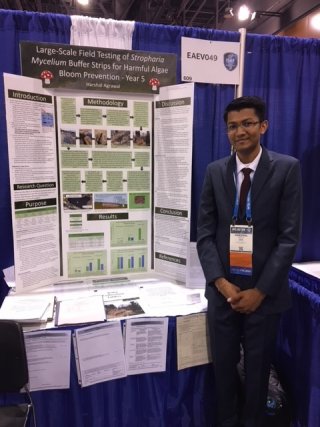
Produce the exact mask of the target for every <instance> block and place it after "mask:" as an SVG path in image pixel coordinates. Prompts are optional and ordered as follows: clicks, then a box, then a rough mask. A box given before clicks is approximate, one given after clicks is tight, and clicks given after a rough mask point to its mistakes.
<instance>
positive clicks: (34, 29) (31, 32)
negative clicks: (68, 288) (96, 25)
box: [0, 10, 71, 305]
mask: <svg viewBox="0 0 320 427" xmlns="http://www.w3.org/2000/svg"><path fill="white" fill-rule="evenodd" d="M70 26H71V19H70V17H68V16H64V15H54V14H40V13H32V12H16V11H7V10H0V40H1V55H0V77H1V78H0V105H1V108H0V159H1V168H0V242H1V243H0V270H2V269H4V268H7V267H10V266H11V265H13V264H14V259H13V239H12V225H11V205H10V187H9V163H8V147H7V131H6V117H5V107H4V88H3V78H2V74H3V73H11V74H20V54H19V42H20V41H22V40H30V41H41V42H56V43H70ZM2 276H3V275H2V274H1V277H0V305H1V303H2V300H3V298H4V296H5V295H6V293H7V291H8V288H7V285H6V283H5V281H4V279H3V277H2Z"/></svg>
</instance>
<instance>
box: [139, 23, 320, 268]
mask: <svg viewBox="0 0 320 427" xmlns="http://www.w3.org/2000/svg"><path fill="white" fill-rule="evenodd" d="M181 36H185V37H194V38H201V39H206V40H222V41H238V40H239V34H238V33H231V32H222V31H214V30H203V29H196V28H184V27H168V26H162V25H149V24H139V23H137V24H136V26H135V31H134V37H133V49H137V50H150V51H158V52H170V53H176V54H177V55H178V58H180V38H181ZM180 69H181V63H180V60H179V61H178V67H177V81H178V82H180ZM319 69H320V41H319V40H315V39H297V38H289V37H275V36H259V35H256V34H255V35H251V34H248V35H247V39H246V55H245V73H244V74H245V78H244V90H243V94H244V95H258V96H261V97H262V98H264V99H265V100H266V103H267V109H268V118H269V126H270V127H269V130H268V132H267V134H266V135H265V137H264V139H263V143H264V144H265V146H266V147H267V148H269V149H271V150H275V151H279V152H281V153H285V154H289V155H292V156H295V157H297V158H299V159H300V161H301V165H302V174H303V188H304V221H303V234H302V240H301V244H300V247H299V249H298V252H297V256H296V261H313V260H319V259H320V245H319V243H318V242H319V241H320V221H319V219H318V212H319V211H320V197H318V187H319V182H320V168H319V166H318V163H319V159H320V120H319V117H320V96H319V95H320V73H319ZM234 94H235V92H234V88H233V87H231V86H228V85H205V84H196V89H195V113H194V146H193V165H192V168H193V170H192V173H193V177H192V221H191V239H192V240H193V241H194V240H196V214H197V211H198V205H199V194H200V191H201V186H202V180H203V175H204V171H205V168H206V166H207V164H208V163H209V162H210V161H213V160H216V159H218V158H220V157H222V156H225V155H228V154H229V152H230V151H229V145H228V141H227V138H226V136H225V134H224V123H223V121H222V114H223V110H224V107H225V106H226V104H227V103H228V102H229V101H231V100H232V99H233V98H234Z"/></svg>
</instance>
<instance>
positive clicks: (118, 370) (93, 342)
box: [73, 322, 126, 387]
mask: <svg viewBox="0 0 320 427" xmlns="http://www.w3.org/2000/svg"><path fill="white" fill-rule="evenodd" d="M73 343H74V348H75V356H76V362H77V371H78V379H79V383H80V384H81V386H82V387H86V386H89V385H92V384H97V383H101V382H103V381H109V380H113V379H116V378H122V377H125V376H126V367H125V358H124V348H123V339H122V333H121V324H120V322H108V323H103V324H100V325H95V326H88V327H86V328H81V329H77V330H76V331H75V334H74V340H73Z"/></svg>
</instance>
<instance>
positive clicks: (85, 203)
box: [63, 193, 92, 210]
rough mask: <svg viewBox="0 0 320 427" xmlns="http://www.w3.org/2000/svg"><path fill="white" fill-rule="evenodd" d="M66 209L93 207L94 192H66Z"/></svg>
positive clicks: (64, 199) (64, 200) (64, 204)
mask: <svg viewBox="0 0 320 427" xmlns="http://www.w3.org/2000/svg"><path fill="white" fill-rule="evenodd" d="M63 209H64V210H78V209H92V194H91V193H84V194H64V195H63Z"/></svg>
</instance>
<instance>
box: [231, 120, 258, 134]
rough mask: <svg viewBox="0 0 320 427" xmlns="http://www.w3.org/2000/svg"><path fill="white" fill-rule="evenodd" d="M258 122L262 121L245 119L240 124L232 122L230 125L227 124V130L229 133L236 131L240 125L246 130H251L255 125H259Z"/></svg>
mask: <svg viewBox="0 0 320 427" xmlns="http://www.w3.org/2000/svg"><path fill="white" fill-rule="evenodd" d="M258 123H261V122H260V121H257V122H251V121H249V120H245V121H243V122H241V123H239V124H236V123H230V124H229V125H227V128H226V131H227V133H234V132H236V131H237V130H238V128H239V127H241V128H242V129H244V130H250V129H252V128H253V126H255V125H257V124H258Z"/></svg>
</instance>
